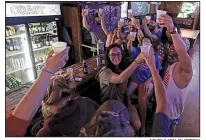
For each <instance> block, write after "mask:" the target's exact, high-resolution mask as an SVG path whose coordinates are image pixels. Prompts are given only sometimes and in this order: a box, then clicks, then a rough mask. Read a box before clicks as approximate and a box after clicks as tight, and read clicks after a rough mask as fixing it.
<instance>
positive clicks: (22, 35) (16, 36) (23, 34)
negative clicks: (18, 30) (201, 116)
mask: <svg viewBox="0 0 206 140" xmlns="http://www.w3.org/2000/svg"><path fill="white" fill-rule="evenodd" d="M24 36H25V33H22V34H17V35H12V36H8V37H6V39H11V38H18V37H20V38H21V37H24Z"/></svg>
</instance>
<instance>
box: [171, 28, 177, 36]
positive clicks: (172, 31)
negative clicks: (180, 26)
mask: <svg viewBox="0 0 206 140" xmlns="http://www.w3.org/2000/svg"><path fill="white" fill-rule="evenodd" d="M169 32H170V34H176V33H177V28H176V27H173V28H172V30H170V31H169Z"/></svg>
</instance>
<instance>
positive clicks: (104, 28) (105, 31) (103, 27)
mask: <svg viewBox="0 0 206 140" xmlns="http://www.w3.org/2000/svg"><path fill="white" fill-rule="evenodd" d="M99 17H100V18H101V26H102V30H103V31H104V33H105V34H106V35H108V34H109V33H110V32H109V30H108V29H107V27H106V25H105V21H104V14H103V13H102V14H99Z"/></svg>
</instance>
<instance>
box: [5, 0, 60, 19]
mask: <svg viewBox="0 0 206 140" xmlns="http://www.w3.org/2000/svg"><path fill="white" fill-rule="evenodd" d="M50 15H61V10H60V5H59V4H20V3H6V17H25V16H50Z"/></svg>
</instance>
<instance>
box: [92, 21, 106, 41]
mask: <svg viewBox="0 0 206 140" xmlns="http://www.w3.org/2000/svg"><path fill="white" fill-rule="evenodd" d="M90 32H92V34H93V35H94V36H95V37H92V44H97V41H98V40H101V41H103V42H106V39H107V36H106V34H105V33H104V31H103V30H102V27H101V25H97V24H94V23H90ZM97 39H98V40H97Z"/></svg>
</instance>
